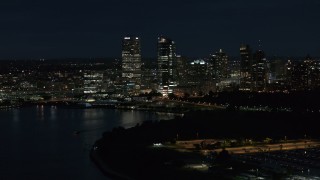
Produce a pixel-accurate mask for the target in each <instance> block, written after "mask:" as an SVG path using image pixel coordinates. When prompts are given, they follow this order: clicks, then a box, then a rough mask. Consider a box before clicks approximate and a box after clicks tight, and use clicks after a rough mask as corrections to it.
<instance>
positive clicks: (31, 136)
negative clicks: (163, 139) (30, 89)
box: [0, 106, 170, 180]
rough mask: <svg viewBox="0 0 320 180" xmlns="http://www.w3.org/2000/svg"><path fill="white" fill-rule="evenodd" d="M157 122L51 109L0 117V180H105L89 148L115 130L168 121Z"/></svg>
mask: <svg viewBox="0 0 320 180" xmlns="http://www.w3.org/2000/svg"><path fill="white" fill-rule="evenodd" d="M161 116H162V117H161ZM161 116H160V115H157V114H156V113H154V112H139V111H120V110H111V109H62V108H59V107H58V108H56V107H51V106H38V107H36V106H35V107H27V108H22V109H13V110H9V111H0V118H1V119H0V143H1V146H0V179H6V180H11V179H107V178H106V177H105V176H104V175H102V174H101V172H100V171H99V170H98V169H97V168H96V167H95V166H94V164H93V163H92V162H91V161H90V159H89V149H90V147H91V146H92V145H93V143H94V142H95V141H96V140H98V139H99V138H100V137H101V135H102V133H103V132H105V131H110V130H112V129H113V128H114V127H118V126H123V127H126V128H128V127H131V126H135V125H136V124H137V123H140V124H141V123H142V122H143V121H146V120H153V121H154V120H159V119H165V118H170V117H165V115H161ZM75 130H80V131H81V133H80V134H79V135H77V136H75V135H74V133H73V132H74V131H75Z"/></svg>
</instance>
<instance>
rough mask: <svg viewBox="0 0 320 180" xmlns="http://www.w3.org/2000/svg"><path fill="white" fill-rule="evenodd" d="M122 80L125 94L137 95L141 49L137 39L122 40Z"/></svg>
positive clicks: (125, 38)
mask: <svg viewBox="0 0 320 180" xmlns="http://www.w3.org/2000/svg"><path fill="white" fill-rule="evenodd" d="M122 78H123V81H124V82H125V88H126V92H128V93H129V94H138V93H139V91H140V86H141V47H140V38H139V37H124V38H123V40H122Z"/></svg>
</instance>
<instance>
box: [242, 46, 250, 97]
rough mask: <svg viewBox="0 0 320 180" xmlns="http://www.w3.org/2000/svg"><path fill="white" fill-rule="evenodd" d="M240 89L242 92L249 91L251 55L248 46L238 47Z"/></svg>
mask: <svg viewBox="0 0 320 180" xmlns="http://www.w3.org/2000/svg"><path fill="white" fill-rule="evenodd" d="M240 56H241V60H240V88H239V90H242V91H250V90H251V78H252V77H251V74H252V72H251V65H252V55H251V49H250V47H249V45H244V44H243V45H241V46H240Z"/></svg>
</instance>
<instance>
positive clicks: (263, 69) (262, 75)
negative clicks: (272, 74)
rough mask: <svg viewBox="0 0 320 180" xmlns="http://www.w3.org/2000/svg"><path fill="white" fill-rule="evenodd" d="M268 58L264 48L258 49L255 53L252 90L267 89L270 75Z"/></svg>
mask: <svg viewBox="0 0 320 180" xmlns="http://www.w3.org/2000/svg"><path fill="white" fill-rule="evenodd" d="M267 71H268V70H267V59H266V56H265V53H264V52H263V51H262V50H258V51H257V52H256V53H255V54H254V55H253V64H252V90H253V91H265V90H266V86H267V82H268V77H267Z"/></svg>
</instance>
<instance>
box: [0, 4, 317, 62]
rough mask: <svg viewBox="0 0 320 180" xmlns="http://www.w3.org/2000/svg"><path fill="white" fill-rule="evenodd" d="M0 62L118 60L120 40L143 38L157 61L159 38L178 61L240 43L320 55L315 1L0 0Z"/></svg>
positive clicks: (234, 48)
mask: <svg viewBox="0 0 320 180" xmlns="http://www.w3.org/2000/svg"><path fill="white" fill-rule="evenodd" d="M0 5H1V9H2V11H1V12H0V13H1V16H2V18H0V21H1V22H2V26H3V27H4V28H3V29H2V30H1V31H0V38H1V42H0V52H1V53H0V59H14V58H17V59H21V58H73V57H75V58H89V57H92V58H95V57H119V54H121V37H124V36H127V35H134V36H139V37H141V51H142V52H141V54H142V56H144V57H155V56H156V53H157V52H156V51H157V42H156V39H157V37H159V36H161V35H164V36H167V37H171V38H173V39H174V40H175V41H176V42H177V54H181V55H184V56H189V57H203V56H206V55H207V54H211V53H214V52H215V51H216V50H217V49H220V48H222V49H224V50H225V52H226V53H228V54H229V55H230V56H238V47H239V45H240V44H250V45H251V46H252V47H253V48H255V49H256V47H258V41H259V40H262V45H263V47H262V48H263V49H264V51H265V52H266V53H267V54H268V55H269V56H273V55H278V56H305V55H306V54H310V55H311V56H313V57H315V56H320V54H319V52H320V48H319V46H318V42H319V40H320V37H319V34H318V33H317V32H319V30H320V26H319V25H318V24H317V23H316V19H319V17H320V13H318V12H317V9H318V8H319V6H320V4H319V2H318V1H308V2H304V1H301V0H293V1H286V0H285V1H281V2H277V1H275V0H271V1H261V2H250V1H242V2H237V1H232V0H228V1H205V0H203V1H199V2H197V3H196V2H193V1H183V2H182V1H174V2H169V1H161V2H148V1H135V2H130V1H123V2H117V1H102V0H94V1H90V2H89V1H84V0H81V1H73V0H72V1H68V2H63V1H55V2H41V1H19V0H15V1H7V2H5V1H2V2H1V3H0Z"/></svg>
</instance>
